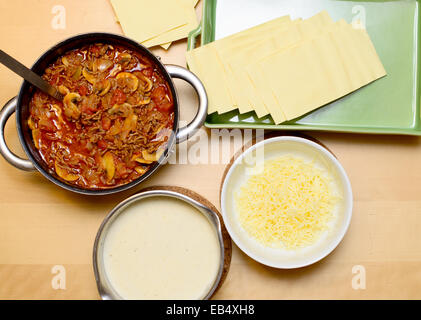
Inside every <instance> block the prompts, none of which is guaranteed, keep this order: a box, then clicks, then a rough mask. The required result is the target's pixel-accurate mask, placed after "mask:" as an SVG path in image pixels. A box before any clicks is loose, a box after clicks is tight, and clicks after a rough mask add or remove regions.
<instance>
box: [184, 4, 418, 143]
mask: <svg viewBox="0 0 421 320" xmlns="http://www.w3.org/2000/svg"><path fill="white" fill-rule="evenodd" d="M225 1H226V2H225ZM243 1H244V2H243V3H244V5H241V6H235V2H239V0H223V1H221V4H220V5H219V4H218V1H217V0H205V1H204V3H203V18H202V22H201V24H200V26H199V27H198V28H197V29H196V30H194V31H192V32H191V33H190V36H189V49H192V48H194V46H195V44H196V43H197V41H196V38H197V37H198V36H199V35H200V36H201V44H202V45H203V44H206V43H209V42H212V41H214V40H215V35H216V34H218V33H219V34H221V35H224V30H223V29H221V28H219V29H218V28H217V24H219V25H220V26H229V25H230V24H231V25H235V23H236V19H238V17H242V18H241V19H242V21H243V20H244V17H247V15H249V17H250V19H251V20H253V19H254V20H256V16H257V15H258V14H259V12H260V11H259V10H261V11H262V12H263V11H264V10H267V7H264V6H268V5H271V3H272V4H273V5H274V6H275V7H274V9H273V11H274V12H275V13H276V16H282V15H287V14H290V15H291V16H292V18H297V17H302V18H308V17H309V16H311V15H313V14H316V13H318V12H320V11H321V10H327V11H328V12H329V14H330V15H331V16H332V17H333V18H334V19H335V20H339V19H340V18H344V19H345V20H347V21H348V22H350V23H351V22H352V21H354V20H355V18H356V17H357V16H358V17H359V18H361V15H363V19H365V20H366V28H367V31H368V33H369V34H370V36H371V39H372V41H373V43H374V45H375V47H376V49H377V52H378V54H379V56H380V59H381V61H382V62H383V64H384V66H385V68H386V71H387V73H388V75H387V76H386V77H384V78H382V79H380V80H378V81H375V82H374V83H372V84H370V85H368V86H366V87H364V88H362V89H360V90H358V91H356V92H354V93H352V94H350V95H348V96H346V97H344V98H342V99H339V100H337V101H335V102H333V103H331V104H328V105H326V106H323V107H321V108H319V109H317V110H315V111H313V112H311V113H309V114H307V115H305V116H303V117H301V118H299V119H296V120H294V121H290V122H286V123H284V124H281V125H275V124H274V123H273V121H272V118H271V117H270V116H266V117H264V118H261V119H259V118H257V116H256V114H255V113H254V112H250V113H248V114H243V115H240V114H239V113H238V111H232V112H229V113H226V114H221V115H218V114H216V113H214V114H211V115H209V116H208V117H207V120H206V123H205V125H206V126H207V127H210V128H253V129H268V130H319V131H339V132H360V133H381V134H407V135H421V124H420V110H419V109H420V108H419V105H420V101H419V96H420V92H419V91H420V85H419V80H420V77H419V73H420V72H419V63H418V62H419V58H420V50H419V49H420V48H419V42H420V35H419V32H420V25H419V14H420V3H419V2H420V1H421V0H388V1H378V0H372V1H367V0H366V1H347V0H284V1H278V0H243ZM253 1H254V2H253ZM223 2H225V3H224V4H223V5H222V3H223ZM230 2H231V4H232V5H231V8H233V10H232V11H233V12H230V13H229V14H227V12H226V11H227V10H228V9H226V8H227V7H228V8H230ZM219 6H220V7H219ZM259 6H261V7H259ZM234 8H235V9H234ZM224 9H225V12H224V11H221V10H224ZM220 12H224V14H221V13H220ZM254 12H256V14H254ZM218 14H219V16H221V18H220V19H218ZM236 17H237V18H236ZM228 19H231V21H227V20H228ZM227 28H229V27H227ZM225 33H229V32H225Z"/></svg>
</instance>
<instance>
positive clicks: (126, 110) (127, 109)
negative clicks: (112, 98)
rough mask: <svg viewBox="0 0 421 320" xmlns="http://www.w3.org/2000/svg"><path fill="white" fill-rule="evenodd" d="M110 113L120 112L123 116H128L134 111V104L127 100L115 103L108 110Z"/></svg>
mask: <svg viewBox="0 0 421 320" xmlns="http://www.w3.org/2000/svg"><path fill="white" fill-rule="evenodd" d="M108 113H109V114H116V113H118V114H119V115H121V116H124V117H127V116H128V115H129V114H131V113H133V106H132V105H131V104H129V103H127V102H125V103H122V104H115V105H113V106H112V107H111V109H109V110H108Z"/></svg>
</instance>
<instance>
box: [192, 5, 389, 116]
mask: <svg viewBox="0 0 421 320" xmlns="http://www.w3.org/2000/svg"><path fill="white" fill-rule="evenodd" d="M187 62H188V64H189V67H190V69H191V70H192V71H193V72H196V73H197V74H198V75H199V77H200V78H201V79H202V80H203V82H204V84H205V86H206V88H207V90H208V93H209V96H210V107H209V114H211V113H213V112H218V113H219V114H222V113H226V112H229V111H232V110H234V109H238V110H239V112H240V113H247V112H250V111H255V113H256V115H257V116H258V117H259V118H260V117H263V116H266V115H268V114H270V115H271V117H272V119H273V120H274V122H275V123H276V124H279V123H282V122H284V121H289V120H292V119H295V118H297V117H300V116H302V115H304V114H306V113H308V112H310V111H312V110H314V109H317V108H319V107H321V106H323V105H325V104H327V103H329V102H331V101H333V100H336V99H338V98H340V97H342V96H344V95H347V94H349V93H351V92H353V91H355V90H357V89H359V88H361V87H363V86H365V85H367V84H369V83H370V82H373V81H375V80H377V79H379V78H381V77H383V76H385V75H386V71H385V69H384V67H383V65H382V63H381V61H380V59H379V57H378V55H377V53H376V50H375V48H374V45H373V44H372V42H371V40H370V37H369V35H368V34H367V32H366V30H361V29H353V28H352V27H351V25H349V24H348V23H346V22H345V20H340V21H338V22H334V21H333V20H332V19H331V17H330V16H329V14H328V13H327V12H326V11H323V12H321V13H319V14H317V15H315V16H313V17H311V18H309V19H307V20H301V19H298V20H294V21H291V20H290V19H289V18H288V17H280V18H278V19H275V20H272V21H269V22H267V23H265V24H262V25H259V26H256V27H253V28H251V29H248V30H245V31H242V32H240V33H237V34H234V35H231V36H229V37H227V38H223V39H220V40H217V41H215V42H212V43H210V44H207V45H205V46H203V47H200V48H197V49H194V50H193V51H190V52H188V53H187ZM213 94H216V96H215V97H213V96H212V95H213Z"/></svg>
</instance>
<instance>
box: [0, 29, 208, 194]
mask: <svg viewBox="0 0 421 320" xmlns="http://www.w3.org/2000/svg"><path fill="white" fill-rule="evenodd" d="M93 43H107V44H111V45H120V46H124V47H126V48H128V49H130V50H133V51H136V52H139V53H141V54H143V55H144V56H146V57H148V58H149V59H150V60H151V61H152V62H153V63H154V64H155V65H156V66H157V68H158V69H159V70H160V71H161V73H162V75H163V76H164V78H165V80H166V81H167V82H168V84H169V86H170V90H171V93H172V95H173V97H174V113H175V114H174V126H173V133H172V135H171V137H170V139H169V140H168V145H167V148H166V150H165V152H164V154H163V155H162V157H161V159H160V161H158V162H157V163H155V164H154V166H153V167H152V168H151V169H150V170H149V171H148V172H147V173H145V174H144V175H143V176H141V177H140V178H138V179H137V180H135V181H132V182H131V183H128V184H126V185H122V186H118V187H114V188H110V189H100V190H98V189H95V190H90V189H84V188H81V187H78V186H74V185H70V184H68V183H66V182H64V181H63V180H61V179H60V178H59V177H58V176H57V175H56V174H55V173H54V172H52V171H51V170H49V168H48V167H47V165H46V163H45V162H44V161H43V160H42V159H41V157H40V154H39V152H38V150H37V149H36V148H35V145H34V143H33V141H32V137H31V132H30V129H29V128H28V124H27V121H26V120H27V119H28V116H29V102H30V100H31V97H32V93H33V92H34V87H33V86H32V85H30V84H29V83H28V82H26V81H24V82H23V84H22V86H21V88H20V92H19V95H18V96H17V97H15V98H13V99H11V100H10V101H9V102H7V103H6V105H5V106H4V107H3V109H2V110H1V111H0V153H1V154H2V156H3V157H4V158H5V159H6V160H7V161H8V162H9V163H10V164H11V165H13V166H15V167H16V168H18V169H21V170H25V171H34V170H38V171H39V172H41V173H42V174H43V175H44V176H45V177H46V178H47V179H48V180H50V181H52V182H53V183H55V184H56V185H58V186H60V187H62V188H64V189H66V190H69V191H73V192H76V193H81V194H89V195H104V194H111V193H116V192H120V191H124V190H127V189H130V188H132V187H134V186H136V185H138V184H139V183H141V182H142V181H144V180H146V179H147V178H148V177H149V176H151V175H152V174H153V173H154V172H155V171H156V170H157V169H158V168H159V167H160V166H161V165H162V164H163V163H165V160H166V159H167V158H168V157H169V156H170V154H171V151H172V150H173V148H174V147H175V144H178V143H180V142H183V141H185V140H187V138H188V137H190V136H192V135H193V134H194V133H195V132H196V131H197V130H198V129H199V128H200V127H201V126H202V125H203V123H204V121H205V118H206V114H207V105H208V99H207V95H206V91H205V88H204V86H203V84H202V83H201V82H200V80H199V79H198V78H197V77H196V76H195V75H194V74H193V73H191V72H190V71H188V70H187V69H185V68H182V67H179V66H175V65H163V64H162V63H161V61H160V60H159V58H157V57H156V56H155V55H154V54H153V53H152V52H151V51H149V50H148V49H146V48H145V47H144V46H142V45H140V44H139V43H137V42H135V41H133V40H131V39H128V38H126V37H123V36H120V35H116V34H109V33H87V34H81V35H77V36H74V37H72V38H69V39H67V40H64V41H62V42H60V43H59V44H57V45H55V46H54V47H52V48H51V49H49V50H48V51H46V52H45V53H44V54H43V55H42V56H41V57H40V58H39V59H38V60H37V61H36V62H35V64H34V65H33V66H32V70H33V71H34V72H35V73H37V74H39V75H42V74H43V72H44V70H45V69H46V68H47V66H48V65H49V64H51V63H52V62H54V61H55V60H56V59H57V58H58V57H60V56H61V55H63V54H64V53H66V52H67V51H69V50H73V49H77V48H80V47H82V46H84V45H87V44H93ZM172 78H178V79H182V80H185V81H187V82H188V83H189V84H190V85H191V86H192V87H193V88H194V89H195V91H196V93H197V95H198V98H199V99H198V100H199V107H198V112H197V114H196V116H195V118H194V119H193V120H192V121H191V122H190V124H188V125H187V126H185V127H183V128H180V127H179V115H180V106H179V101H178V97H177V91H176V89H175V86H174V82H173V80H172ZM14 112H16V127H17V131H18V135H19V139H20V142H21V144H22V147H23V149H24V151H25V153H26V155H27V157H28V159H22V158H20V157H18V156H17V155H15V154H14V153H13V152H12V151H11V150H10V149H9V148H8V146H7V144H6V140H5V136H4V128H5V125H6V122H7V120H8V119H9V117H10V116H11V115H12V114H13V113H14Z"/></svg>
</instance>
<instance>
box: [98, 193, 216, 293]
mask: <svg viewBox="0 0 421 320" xmlns="http://www.w3.org/2000/svg"><path fill="white" fill-rule="evenodd" d="M220 260H221V254H220V245H219V241H218V236H217V233H216V230H215V228H214V227H213V225H212V224H211V222H210V221H209V220H208V219H207V218H206V217H205V216H204V215H203V214H202V213H201V212H200V211H198V210H197V209H196V208H194V207H193V206H191V205H189V204H188V203H186V202H184V201H182V200H177V199H174V198H169V197H152V198H146V199H142V200H141V201H138V202H135V203H133V204H131V205H130V206H129V207H127V208H125V209H124V211H123V212H121V213H120V215H119V216H118V217H117V218H116V219H115V220H114V221H113V223H112V224H111V225H110V226H109V230H108V233H107V234H106V236H105V239H104V246H103V262H104V269H105V273H106V275H107V278H108V280H109V282H110V284H111V285H112V287H113V288H114V290H115V291H116V292H117V293H118V294H119V295H120V297H121V298H123V299H168V300H169V299H202V298H204V297H205V296H206V294H207V293H208V292H209V290H210V289H211V287H212V285H213V283H214V281H215V279H216V277H217V275H218V271H219V266H220Z"/></svg>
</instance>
